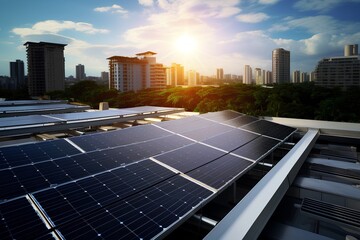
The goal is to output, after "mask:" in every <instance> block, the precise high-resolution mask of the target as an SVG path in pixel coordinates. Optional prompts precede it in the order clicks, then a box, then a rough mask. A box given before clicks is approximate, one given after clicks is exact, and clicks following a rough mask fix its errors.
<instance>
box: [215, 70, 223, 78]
mask: <svg viewBox="0 0 360 240" xmlns="http://www.w3.org/2000/svg"><path fill="white" fill-rule="evenodd" d="M216 79H217V80H222V79H224V69H222V68H217V69H216Z"/></svg>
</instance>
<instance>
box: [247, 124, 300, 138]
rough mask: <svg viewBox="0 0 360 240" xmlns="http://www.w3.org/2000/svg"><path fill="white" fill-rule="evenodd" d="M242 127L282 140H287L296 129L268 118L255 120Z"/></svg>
mask: <svg viewBox="0 0 360 240" xmlns="http://www.w3.org/2000/svg"><path fill="white" fill-rule="evenodd" d="M242 128H243V129H247V130H249V131H253V132H256V133H260V134H262V135H265V136H269V137H273V138H276V139H280V140H285V138H287V137H288V136H289V135H291V134H292V133H293V132H294V131H295V128H292V127H288V126H284V125H280V124H277V123H273V122H269V121H266V120H260V121H257V122H253V123H251V124H248V125H246V126H244V127H242Z"/></svg>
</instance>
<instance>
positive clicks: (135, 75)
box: [108, 51, 166, 92]
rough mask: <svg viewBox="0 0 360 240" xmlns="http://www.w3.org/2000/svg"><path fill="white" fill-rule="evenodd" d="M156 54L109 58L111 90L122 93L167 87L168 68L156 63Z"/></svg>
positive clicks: (146, 53) (145, 53)
mask: <svg viewBox="0 0 360 240" xmlns="http://www.w3.org/2000/svg"><path fill="white" fill-rule="evenodd" d="M155 54H156V53H154V52H150V51H148V52H144V53H138V54H136V56H137V57H122V56H113V57H110V58H108V60H109V68H110V78H109V88H114V89H117V90H119V91H121V92H126V91H138V90H142V89H146V88H165V87H166V68H165V67H164V66H163V65H162V64H159V63H156V58H155V57H154V55H155Z"/></svg>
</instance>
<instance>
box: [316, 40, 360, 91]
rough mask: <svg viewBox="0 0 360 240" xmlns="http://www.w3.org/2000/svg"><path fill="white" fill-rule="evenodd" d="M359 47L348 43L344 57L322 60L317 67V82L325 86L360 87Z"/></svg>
mask: <svg viewBox="0 0 360 240" xmlns="http://www.w3.org/2000/svg"><path fill="white" fill-rule="evenodd" d="M357 49H358V47H357V44H355V45H346V46H345V49H344V56H343V57H330V58H324V59H322V60H320V61H319V62H318V64H317V66H316V68H315V84H316V85H319V86H323V87H341V88H343V89H347V88H349V87H354V86H356V87H360V58H359V55H358V50H357Z"/></svg>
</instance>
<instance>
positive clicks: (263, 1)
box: [259, 0, 280, 4]
mask: <svg viewBox="0 0 360 240" xmlns="http://www.w3.org/2000/svg"><path fill="white" fill-rule="evenodd" d="M279 1H280V0H259V3H260V4H275V3H278V2H279Z"/></svg>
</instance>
